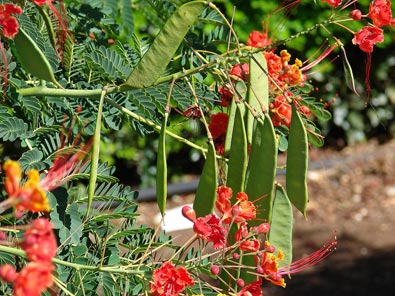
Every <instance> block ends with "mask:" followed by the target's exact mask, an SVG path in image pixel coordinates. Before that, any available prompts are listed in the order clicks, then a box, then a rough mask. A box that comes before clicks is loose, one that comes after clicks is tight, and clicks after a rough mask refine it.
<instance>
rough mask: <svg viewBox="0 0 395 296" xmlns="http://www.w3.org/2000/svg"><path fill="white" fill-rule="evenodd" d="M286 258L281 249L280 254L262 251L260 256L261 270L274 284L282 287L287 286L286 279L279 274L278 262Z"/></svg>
mask: <svg viewBox="0 0 395 296" xmlns="http://www.w3.org/2000/svg"><path fill="white" fill-rule="evenodd" d="M283 259H284V254H283V253H282V252H281V251H280V250H279V251H278V255H277V256H276V255H274V254H273V253H271V252H266V251H265V252H262V253H261V254H260V256H259V267H260V268H261V270H260V272H261V273H262V274H263V275H264V276H265V278H266V279H268V280H269V281H271V282H272V283H273V284H275V285H277V286H281V287H285V281H284V279H283V278H282V276H281V275H280V276H279V274H278V270H279V267H278V262H279V261H281V260H283Z"/></svg>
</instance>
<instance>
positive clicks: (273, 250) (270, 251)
mask: <svg viewBox="0 0 395 296" xmlns="http://www.w3.org/2000/svg"><path fill="white" fill-rule="evenodd" d="M275 251H276V247H275V246H271V245H270V246H268V247H267V248H266V252H268V253H274V252H275Z"/></svg>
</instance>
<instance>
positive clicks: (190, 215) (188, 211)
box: [181, 206, 196, 222]
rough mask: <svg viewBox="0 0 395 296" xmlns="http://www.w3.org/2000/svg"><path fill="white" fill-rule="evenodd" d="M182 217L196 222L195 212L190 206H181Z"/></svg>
mask: <svg viewBox="0 0 395 296" xmlns="http://www.w3.org/2000/svg"><path fill="white" fill-rule="evenodd" d="M181 211H182V215H183V216H184V217H185V218H187V219H188V220H189V221H192V222H193V221H195V220H196V213H195V210H194V209H192V208H191V207H190V206H183V207H182V210H181Z"/></svg>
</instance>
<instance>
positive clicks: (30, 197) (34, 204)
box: [4, 160, 50, 213]
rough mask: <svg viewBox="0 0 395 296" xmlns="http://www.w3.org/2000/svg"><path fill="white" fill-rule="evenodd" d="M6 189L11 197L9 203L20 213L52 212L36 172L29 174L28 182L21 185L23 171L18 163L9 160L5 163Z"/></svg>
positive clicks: (32, 171)
mask: <svg viewBox="0 0 395 296" xmlns="http://www.w3.org/2000/svg"><path fill="white" fill-rule="evenodd" d="M4 171H5V175H6V178H5V182H4V187H5V190H6V192H7V194H8V196H9V199H8V202H9V203H10V204H12V205H14V206H15V208H16V210H17V211H18V212H21V211H31V212H34V213H36V212H48V211H49V210H50V208H49V204H48V199H47V196H46V194H45V191H44V190H43V188H42V187H41V186H40V176H39V173H38V172H37V171H36V170H30V171H29V172H28V173H27V176H28V180H27V181H26V182H25V184H23V185H21V184H20V183H21V179H22V170H21V167H20V165H19V163H18V162H16V161H13V160H7V161H6V162H5V163H4Z"/></svg>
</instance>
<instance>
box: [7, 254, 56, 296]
mask: <svg viewBox="0 0 395 296" xmlns="http://www.w3.org/2000/svg"><path fill="white" fill-rule="evenodd" d="M54 269H55V267H54V265H53V264H43V263H37V262H30V263H28V264H26V265H25V267H23V269H22V270H21V272H20V273H18V275H17V278H16V279H15V281H14V296H41V293H42V292H45V290H46V289H47V288H49V287H50V286H51V285H52V272H53V271H54Z"/></svg>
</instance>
